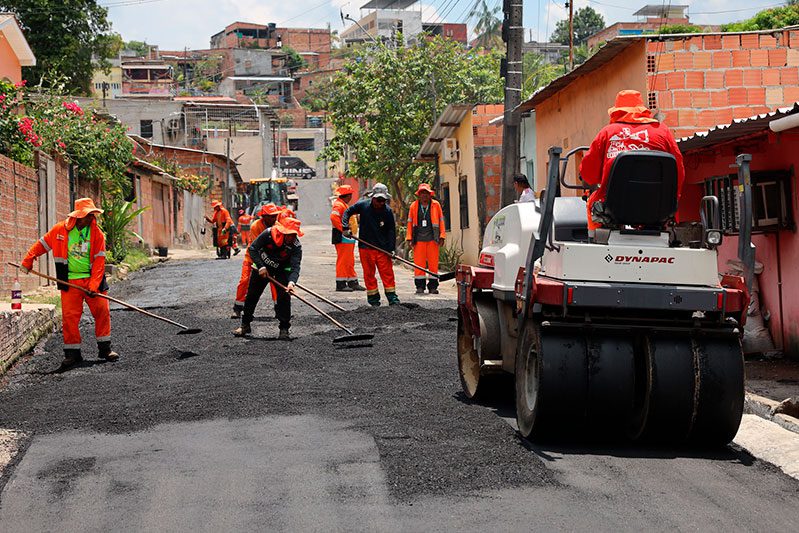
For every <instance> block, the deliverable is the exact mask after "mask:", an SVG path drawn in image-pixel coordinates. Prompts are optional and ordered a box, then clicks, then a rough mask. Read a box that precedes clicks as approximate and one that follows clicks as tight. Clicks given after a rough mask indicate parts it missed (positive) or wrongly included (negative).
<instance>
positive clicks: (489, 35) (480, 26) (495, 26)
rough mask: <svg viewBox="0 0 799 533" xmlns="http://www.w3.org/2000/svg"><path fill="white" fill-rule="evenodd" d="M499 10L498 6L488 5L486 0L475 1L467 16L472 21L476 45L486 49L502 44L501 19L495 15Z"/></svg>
mask: <svg viewBox="0 0 799 533" xmlns="http://www.w3.org/2000/svg"><path fill="white" fill-rule="evenodd" d="M501 10H502V8H501V7H500V6H494V7H493V8H490V7H488V4H486V0H476V1H475V3H474V6H472V9H471V10H470V11H469V15H468V16H469V18H470V19H471V20H472V21H473V22H474V32H475V33H476V34H477V39H475V44H476V45H477V46H481V47H483V48H487V49H489V48H496V47H500V46H502V20H500V18H499V17H498V16H497V14H498V13H500V12H501Z"/></svg>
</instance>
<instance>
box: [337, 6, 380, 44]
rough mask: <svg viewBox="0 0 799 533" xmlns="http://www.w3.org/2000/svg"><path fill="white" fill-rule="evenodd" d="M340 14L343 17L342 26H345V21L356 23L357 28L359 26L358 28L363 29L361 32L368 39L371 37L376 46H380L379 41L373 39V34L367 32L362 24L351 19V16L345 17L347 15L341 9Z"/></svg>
mask: <svg viewBox="0 0 799 533" xmlns="http://www.w3.org/2000/svg"><path fill="white" fill-rule="evenodd" d="M338 13H339V15H341V24H342V25H344V21H345V20H349V21H350V22H354V23H355V25H356V26H358V27H359V28H360V29H361V31H362V32H364V33H365V34H366V36H367V37H369V38H370V39H371V40H372V42H373V43H375V44H380V43H379V42H377V39H375V38H374V37H372V34H371V33H369V32H368V31H366V28H364V27H363V26H361V24H360V23H359V22H358V21H357V20H355V19H354V18H352V17H351V16H349V15H345V14H344V10H342V9H340V10H339V12H338Z"/></svg>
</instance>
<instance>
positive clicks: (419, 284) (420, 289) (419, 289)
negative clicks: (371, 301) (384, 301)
mask: <svg viewBox="0 0 799 533" xmlns="http://www.w3.org/2000/svg"><path fill="white" fill-rule="evenodd" d="M413 282H414V284H415V285H416V294H424V283H425V279H424V278H418V279H415V280H413ZM389 303H391V302H390V301H389Z"/></svg>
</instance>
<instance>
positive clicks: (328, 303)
mask: <svg viewBox="0 0 799 533" xmlns="http://www.w3.org/2000/svg"><path fill="white" fill-rule="evenodd" d="M294 286H295V287H298V288H300V289H302V290H304V291H305V292H307V293H308V294H310V295H312V296H316V297H317V298H319V299H320V300H322V301H323V302H325V303H326V304H327V305H331V306H333V307H335V308H336V309H338V310H339V311H346V309H344V308H343V307H341V306H340V305H338V304H337V303H336V302H333V301H331V300H328V299H327V298H325V297H324V296H322V295H321V294H318V293H316V292H314V291H312V290H311V289H309V288H307V287H303V286H302V285H300V284H299V283H295V284H294Z"/></svg>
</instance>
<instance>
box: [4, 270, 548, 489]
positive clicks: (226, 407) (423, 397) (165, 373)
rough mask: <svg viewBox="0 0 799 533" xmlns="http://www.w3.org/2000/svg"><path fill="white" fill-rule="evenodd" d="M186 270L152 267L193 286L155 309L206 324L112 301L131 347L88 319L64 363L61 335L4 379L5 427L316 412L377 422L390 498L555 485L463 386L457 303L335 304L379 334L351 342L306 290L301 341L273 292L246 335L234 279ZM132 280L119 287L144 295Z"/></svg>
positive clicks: (370, 428)
mask: <svg viewBox="0 0 799 533" xmlns="http://www.w3.org/2000/svg"><path fill="white" fill-rule="evenodd" d="M213 267H214V265H209V266H208V268H213ZM184 271H185V266H184V265H180V264H176V265H165V266H162V267H160V268H158V269H156V270H155V271H150V272H148V273H147V275H148V276H149V275H153V274H155V273H156V272H157V274H156V276H157V277H158V280H159V281H160V284H161V285H164V286H168V285H169V281H170V280H171V279H172V278H173V277H174V278H175V279H176V280H179V281H176V283H179V284H180V285H181V291H184V292H185V293H187V294H188V293H191V294H192V295H193V298H191V299H190V301H189V302H187V303H186V304H185V305H182V306H181V305H178V302H176V301H174V300H170V301H167V302H166V303H167V305H169V307H168V308H153V305H148V308H150V309H151V310H152V311H153V312H156V313H159V314H162V315H164V316H167V317H169V318H172V319H174V320H177V321H178V322H181V323H183V324H187V325H189V326H190V327H199V328H202V329H203V333H201V334H199V335H181V336H176V335H175V334H176V333H177V329H176V328H174V327H172V326H169V325H168V324H164V323H161V322H159V321H155V320H152V319H149V318H147V317H144V316H142V315H140V314H138V313H134V312H131V311H125V310H114V311H112V328H113V332H112V336H113V342H114V347H115V349H116V350H117V351H119V352H120V355H121V358H120V360H119V361H118V362H117V363H102V362H100V361H99V360H98V359H97V353H96V347H95V345H94V342H93V333H92V324H91V323H90V322H89V321H86V322H85V323H83V324H82V331H83V332H84V335H85V337H84V339H90V341H89V342H86V340H84V350H83V355H84V358H85V359H86V361H85V362H84V363H83V364H82V365H80V366H79V367H77V368H74V369H72V370H69V371H67V372H64V373H57V372H56V369H57V368H58V367H59V363H60V359H61V340H60V338H58V337H54V338H52V339H50V340H49V341H48V343H47V345H46V346H45V351H44V353H39V354H37V355H34V356H32V357H29V358H27V359H25V360H24V361H23V362H21V363H20V364H18V365H17V366H16V367H15V368H14V369H13V370H12V372H11V373H10V374H9V376H8V377H7V378H6V380H5V381H6V383H5V386H4V387H3V388H2V390H0V419H1V420H2V421H3V425H4V426H5V427H8V428H13V429H19V430H23V431H26V432H29V433H32V434H43V433H56V432H61V431H66V430H73V429H78V430H92V431H97V432H103V433H128V432H135V431H142V430H145V429H147V428H149V427H152V426H154V425H156V424H160V423H167V422H179V421H182V422H187V421H195V420H210V419H220V418H221V419H224V418H242V417H259V416H264V415H299V414H314V415H319V416H324V417H328V418H332V419H336V420H340V421H344V422H346V423H347V424H348V425H349V427H351V428H352V429H354V430H358V431H363V432H366V433H368V434H371V435H372V436H373V437H374V439H375V442H376V444H377V447H378V449H379V452H380V458H381V464H382V466H383V469H384V470H385V472H386V475H387V478H388V482H389V485H390V490H391V493H392V496H393V497H394V498H396V499H398V500H401V501H411V500H413V499H414V498H415V497H416V496H421V495H423V494H449V495H452V494H461V493H462V494H465V493H468V492H472V491H475V490H488V489H496V488H501V487H512V486H525V485H542V484H549V483H553V481H552V479H551V478H550V476H549V474H548V472H547V470H546V468H545V467H544V465H543V464H542V463H541V462H540V460H539V459H538V458H537V457H536V456H535V454H533V453H531V452H530V451H529V450H527V449H526V448H525V446H524V444H523V442H522V441H521V440H520V439H519V438H518V436H517V435H516V433H515V432H514V431H513V429H512V428H511V427H509V426H508V425H507V424H505V423H504V422H503V421H501V420H500V419H499V418H497V417H496V415H495V414H493V413H492V412H491V411H489V410H487V409H485V408H484V407H481V406H479V405H475V404H472V403H471V402H469V401H468V400H467V399H466V398H465V397H464V396H463V395H462V394H461V392H460V384H459V382H458V375H457V370H456V365H455V358H456V353H455V336H456V324H455V320H456V311H455V310H454V309H426V308H424V307H419V306H418V305H416V304H413V303H404V304H403V305H400V306H393V307H388V306H384V307H380V308H377V309H372V308H366V307H364V308H359V309H356V310H354V311H351V312H347V313H342V312H336V313H334V314H333V315H334V316H336V317H337V318H338V319H340V320H341V321H343V322H344V323H345V324H346V325H348V326H351V327H353V328H354V330H355V332H356V333H367V332H368V333H374V334H375V339H374V341H373V342H372V346H371V347H359V348H350V349H348V348H347V347H346V346H345V347H339V346H337V345H333V343H332V340H333V338H334V337H335V336H338V335H340V334H341V332H340V330H338V329H336V328H335V327H334V326H333V325H332V324H330V323H329V322H327V321H326V320H325V319H324V318H322V317H320V316H317V315H315V314H312V311H311V310H310V309H308V308H306V307H305V306H303V305H302V304H301V303H300V302H295V303H294V305H293V314H294V320H293V322H292V328H291V334H292V336H293V337H294V338H293V340H292V341H290V342H285V341H278V340H277V333H278V331H277V323H276V322H275V321H274V320H271V317H272V314H273V313H272V304H271V301H270V299H268V298H265V299H264V300H262V302H261V305H260V306H259V309H258V310H257V312H256V318H257V320H256V321H255V322H253V337H252V338H249V339H240V338H234V337H233V336H232V335H231V331H232V330H233V328H235V327H236V325H237V322H236V321H235V320H230V319H229V318H228V316H229V315H230V304H229V301H228V300H229V298H227V296H228V295H227V294H224V295H223V294H221V291H223V290H226V289H227V287H224V288H220V289H215V288H214V287H211V286H209V284H207V283H205V282H204V281H203V279H202V278H199V277H198V279H197V280H196V282H195V283H196V286H194V287H193V288H192V287H191V286H190V284H189V285H187V282H186V279H185V277H184V273H185V272H184ZM126 283H128V282H125V283H123V284H121V286H120V287H119V289H117V288H115V293H117V294H124V295H125V296H126V297H128V296H133V295H134V294H135V290H132V288H131V287H130V286H129V287H126V286H125V284H126ZM133 283H134V284H136V283H137V281H136V278H134V280H133ZM138 283H140V281H139V282H138ZM220 286H221V284H220ZM215 291H219V292H220V293H219V294H217V293H215ZM152 300H153V302H151V303H154V302H155V300H156V298H154V297H153V298H152ZM201 300H202V301H203V303H202V304H201V305H198V301H201ZM162 301H163V300H162ZM136 303H138V304H140V305H141V304H142V302H136ZM384 303H385V302H384Z"/></svg>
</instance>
